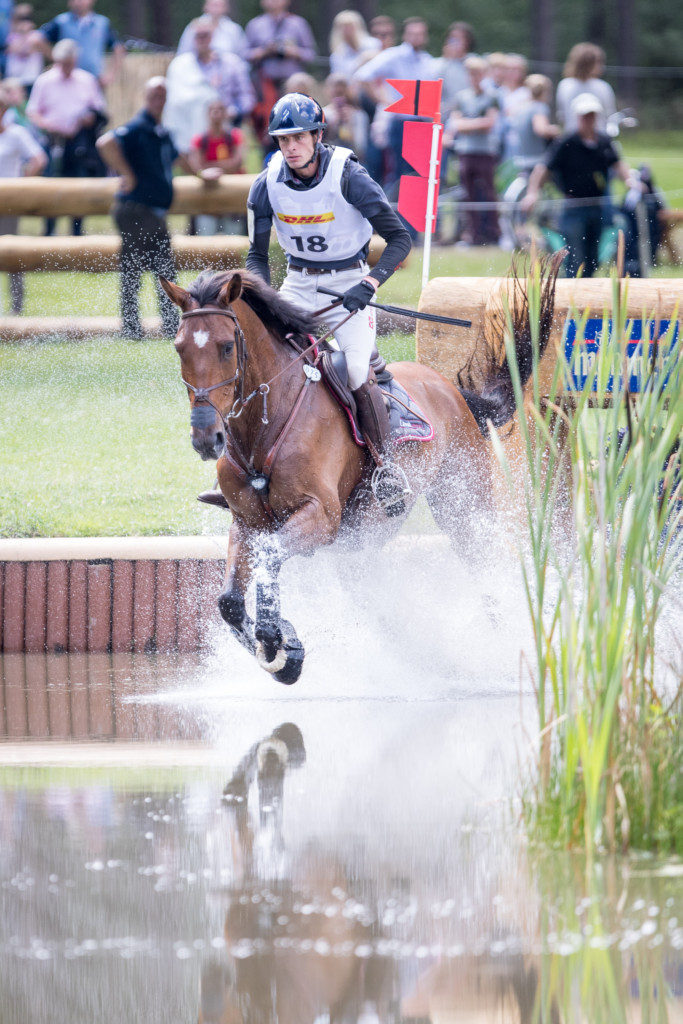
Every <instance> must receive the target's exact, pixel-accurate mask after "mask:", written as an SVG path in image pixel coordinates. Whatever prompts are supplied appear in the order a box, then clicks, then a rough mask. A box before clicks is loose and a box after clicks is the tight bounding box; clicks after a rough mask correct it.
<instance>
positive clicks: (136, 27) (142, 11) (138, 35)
mask: <svg viewBox="0 0 683 1024" xmlns="http://www.w3.org/2000/svg"><path fill="white" fill-rule="evenodd" d="M146 15H147V2H146V0H126V2H125V6H124V16H123V17H124V32H125V34H126V35H128V36H132V37H133V39H144V38H145V30H146V25H145V23H146V20H147V19H146Z"/></svg>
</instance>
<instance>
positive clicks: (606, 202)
mask: <svg viewBox="0 0 683 1024" xmlns="http://www.w3.org/2000/svg"><path fill="white" fill-rule="evenodd" d="M677 196H683V189H681V188H678V189H671V190H669V191H668V192H660V191H658V192H657V193H656V198H669V197H677ZM647 198H648V197H647V196H646V195H644V196H643V200H646V199H647ZM619 202H621V200H619V199H617V198H616V197H615V196H611V195H610V196H595V197H594V198H588V199H571V198H566V199H565V198H560V199H552V198H548V199H546V198H544V197H543V196H541V197H539V200H538V202H537V204H536V208H539V207H542V208H543V209H544V210H545V209H548V207H561V208H562V209H567V208H568V207H584V206H605V207H610V206H615V205H617V204H618V203H619ZM519 205H520V200H518V199H502V198H501V199H497V200H495V201H493V200H487V201H484V200H482V201H480V202H473V201H471V200H466V199H458V198H457V197H454V196H449V195H448V193H447V192H446V193H442V194H441V196H440V197H439V208H442V207H443V208H444V209H458V210H498V211H501V212H505V213H507V212H510V211H515V210H518V209H519ZM392 206H393V208H394V209H397V204H396V203H392Z"/></svg>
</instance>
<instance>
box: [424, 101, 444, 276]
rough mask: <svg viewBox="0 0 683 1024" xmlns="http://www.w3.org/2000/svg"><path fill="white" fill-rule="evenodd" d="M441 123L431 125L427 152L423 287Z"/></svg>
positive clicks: (429, 252) (429, 250) (432, 224)
mask: <svg viewBox="0 0 683 1024" xmlns="http://www.w3.org/2000/svg"><path fill="white" fill-rule="evenodd" d="M442 131H443V125H442V124H441V123H440V122H439V121H434V124H433V125H432V149H431V152H430V154H429V182H428V185H427V210H426V217H425V239H424V247H423V249H422V288H423V289H424V288H425V286H426V284H427V282H428V281H429V264H430V260H431V256H432V234H433V233H434V228H435V226H436V213H435V210H434V195H435V193H436V190H437V189H438V187H439V181H438V178H437V165H438V158H439V139H440V135H441V132H442Z"/></svg>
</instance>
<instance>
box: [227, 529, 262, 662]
mask: <svg viewBox="0 0 683 1024" xmlns="http://www.w3.org/2000/svg"><path fill="white" fill-rule="evenodd" d="M251 559H252V549H251V545H250V543H249V537H248V535H247V531H246V530H245V528H244V527H243V526H242V525H241V524H240V523H238V522H237V521H233V524H232V526H231V527H230V539H229V542H228V560H227V564H226V569H225V587H224V588H223V590H222V592H221V594H220V596H219V598H218V609H219V611H220V613H221V615H222V616H223V618H224V619H225V621H226V622H227V624H228V625H229V626H230V629H231V630H232V632H233V633H234V635H235V636H236V637H237V639H238V640H239V642H240V643H241V644H242V645H243V646H244V647H246V648H247V650H248V651H249V652H250V653H251V654H254V652H255V649H256V644H255V641H254V629H253V627H254V623H253V621H252V619H251V618H250V617H249V615H247V609H246V604H245V595H246V592H247V588H248V587H249V583H250V582H251V575H252V561H251Z"/></svg>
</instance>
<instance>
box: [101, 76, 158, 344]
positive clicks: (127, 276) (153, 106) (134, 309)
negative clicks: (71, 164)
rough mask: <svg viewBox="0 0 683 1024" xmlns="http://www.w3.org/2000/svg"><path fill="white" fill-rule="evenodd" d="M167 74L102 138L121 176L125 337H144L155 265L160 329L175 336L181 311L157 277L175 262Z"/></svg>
mask: <svg viewBox="0 0 683 1024" xmlns="http://www.w3.org/2000/svg"><path fill="white" fill-rule="evenodd" d="M165 103H166V80H165V79H164V78H160V77H158V76H157V77H155V78H150V80H149V81H148V82H147V84H146V86H145V104H144V106H143V108H142V110H141V111H140V112H139V113H138V114H136V115H135V117H133V118H132V119H131V120H130V121H129V122H128V124H124V125H122V127H120V128H117V129H115V131H110V132H107V134H106V135H103V136H102V138H101V139H100V140H99V141H98V143H97V148H98V149H99V151H100V154H101V156H102V159H103V160H104V161H105V163H106V164H108V166H109V167H111V168H112V170H114V171H116V173H117V174H118V175H119V176H120V181H119V186H120V187H119V192H118V194H117V196H116V203H115V206H114V210H113V217H114V220H115V221H116V226H117V227H118V229H119V231H120V233H121V325H122V333H123V336H124V337H126V338H141V337H142V324H141V323H140V311H139V309H138V292H139V290H140V275H141V273H142V271H143V270H151V271H152V272H153V274H154V275H155V280H154V283H155V287H156V289H157V296H158V301H159V311H160V313H161V330H162V333H163V334H164V335H165V336H166V337H175V334H176V332H177V330H178V314H177V311H176V308H175V306H174V305H173V304H172V302H171V300H170V299H169V298H168V297H167V296H166V294H165V293H164V292H163V291H162V289H161V286H160V285H159V283H158V281H157V275H159V274H161V275H162V276H163V277H165V278H166V279H167V280H169V281H175V276H176V268H175V258H174V256H173V250H172V248H171V239H170V236H169V233H168V228H167V226H166V213H167V211H168V208H169V207H170V205H171V203H172V201H173V164H174V163H175V161H176V160H177V159H178V151H177V149H176V148H175V146H174V144H173V140H172V139H171V136H170V135H169V133H168V130H167V129H166V128H164V126H163V125H162V123H161V117H162V114H163V112H164V104H165Z"/></svg>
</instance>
